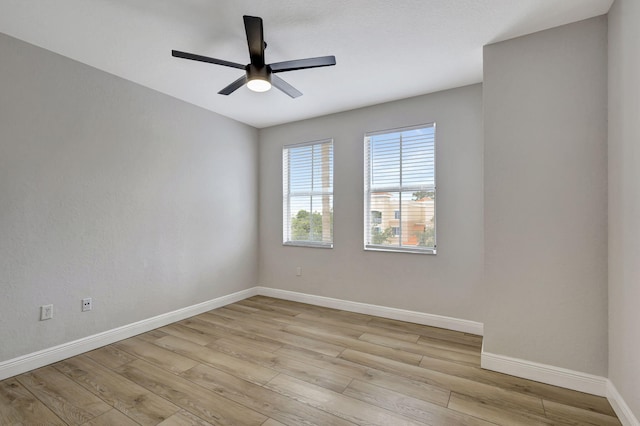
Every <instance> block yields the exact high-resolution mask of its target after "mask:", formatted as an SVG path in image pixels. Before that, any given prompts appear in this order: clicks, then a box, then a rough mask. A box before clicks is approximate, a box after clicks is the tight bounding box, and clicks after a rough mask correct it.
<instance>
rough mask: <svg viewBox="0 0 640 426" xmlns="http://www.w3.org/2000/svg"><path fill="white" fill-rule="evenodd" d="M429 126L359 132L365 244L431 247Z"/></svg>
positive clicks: (431, 151) (386, 247) (431, 250)
mask: <svg viewBox="0 0 640 426" xmlns="http://www.w3.org/2000/svg"><path fill="white" fill-rule="evenodd" d="M435 129H436V126H435V123H431V124H425V125H420V126H413V127H406V128H402V129H394V130H385V131H380V132H372V133H367V134H366V135H365V138H364V142H365V177H364V190H365V200H364V204H365V208H364V216H365V217H364V239H365V249H367V250H387V251H406V252H413V253H429V254H435V253H436V163H435Z"/></svg>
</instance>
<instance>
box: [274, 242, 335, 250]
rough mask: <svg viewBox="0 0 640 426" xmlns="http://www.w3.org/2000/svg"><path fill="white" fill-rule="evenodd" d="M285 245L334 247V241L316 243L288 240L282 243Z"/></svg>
mask: <svg viewBox="0 0 640 426" xmlns="http://www.w3.org/2000/svg"><path fill="white" fill-rule="evenodd" d="M282 245H283V246H285V247H309V248H321V249H332V248H333V243H314V242H310V241H286V242H284V243H282Z"/></svg>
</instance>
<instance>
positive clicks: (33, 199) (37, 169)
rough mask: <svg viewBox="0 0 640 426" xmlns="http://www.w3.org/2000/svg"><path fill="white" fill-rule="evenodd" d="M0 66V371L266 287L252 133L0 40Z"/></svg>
mask: <svg viewBox="0 0 640 426" xmlns="http://www.w3.org/2000/svg"><path fill="white" fill-rule="evenodd" d="M0 57H1V58H2V60H1V61H0V94H1V95H0V291H1V292H2V297H0V322H1V324H0V342H1V343H0V361H2V360H7V359H11V358H13V357H16V356H19V355H23V354H27V353H31V352H33V351H36V350H40V349H44V348H48V347H51V346H54V345H57V344H61V343H65V342H68V341H71V340H74V339H78V338H82V337H85V336H88V335H91V334H95V333H97V332H101V331H105V330H109V329H112V328H115V327H118V326H122V325H125V324H129V323H132V322H135V321H138V320H142V319H145V318H149V317H152V316H155V315H159V314H162V313H166V312H169V311H172V310H175V309H178V308H182V307H185V306H190V305H193V304H195V303H198V302H203V301H206V300H209V299H212V298H215V297H218V296H222V295H226V294H229V293H232V292H235V291H238V290H241V289H244V288H248V287H252V286H254V285H256V284H257V241H258V240H257V194H256V187H257V168H258V167H257V154H258V150H257V131H256V130H255V129H253V128H251V127H249V126H246V125H243V124H240V123H237V122H235V121H232V120H230V119H227V118H224V117H221V116H219V115H217V114H214V113H211V112H208V111H205V110H203V109H200V108H197V107H194V106H192V105H189V104H186V103H184V102H181V101H178V100H176V99H174V98H171V97H168V96H166V95H162V94H160V93H157V92H154V91H151V90H149V89H146V88H144V87H141V86H138V85H136V84H133V83H130V82H127V81H125V80H122V79H120V78H116V77H114V76H112V75H109V74H106V73H104V72H101V71H98V70H96V69H93V68H90V67H88V66H85V65H82V64H79V63H77V62H74V61H72V60H69V59H66V58H64V57H62V56H58V55H55V54H53V53H50V52H48V51H45V50H42V49H40V48H37V47H34V46H31V45H28V44H26V43H23V42H21V41H18V40H15V39H12V38H9V37H7V36H4V35H0ZM83 297H92V298H93V304H94V309H93V311H91V312H87V313H81V312H80V300H81V298H83ZM48 303H52V304H53V305H54V319H53V320H49V321H43V322H40V321H38V319H39V306H40V305H42V304H48Z"/></svg>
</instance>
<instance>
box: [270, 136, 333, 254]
mask: <svg viewBox="0 0 640 426" xmlns="http://www.w3.org/2000/svg"><path fill="white" fill-rule="evenodd" d="M323 144H329V145H330V147H331V163H330V173H331V189H332V190H331V191H330V192H329V191H313V190H311V191H291V190H290V188H291V182H290V177H291V173H290V170H291V163H290V161H289V150H291V149H295V148H302V147H307V146H314V145H318V146H321V145H323ZM333 158H334V157H333V139H331V138H329V139H322V140H316V141H310V142H303V143H297V144H291V145H285V146H283V147H282V244H283V245H285V246H297V247H315V248H329V249H330V248H333V229H331V236H332V238H331V242H323V241H309V240H292V239H291V222H290V221H291V217H292V216H291V214H292V211H291V198H292V197H300V196H303V197H309V198H310V204H311V205H313V197H316V196H323V195H329V196H330V197H331V210H332V212H333V206H334V204H333V201H334V200H333ZM314 164H315V159H314V158H313V157H312V164H311V166H310V167H311V170H312V175H313V169H314V168H313V166H314ZM312 179H313V178H312ZM309 213H310V214H313V207H311V212H309ZM311 224H313V222H312V221H311ZM331 226H332V227H333V223H332V224H331Z"/></svg>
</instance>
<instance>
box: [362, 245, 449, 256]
mask: <svg viewBox="0 0 640 426" xmlns="http://www.w3.org/2000/svg"><path fill="white" fill-rule="evenodd" d="M364 250H365V251H384V252H392V253H412V254H432V255H435V254H436V253H437V251H436V249H435V248H433V249H414V248H410V247H390V246H377V245H367V246H364Z"/></svg>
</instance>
